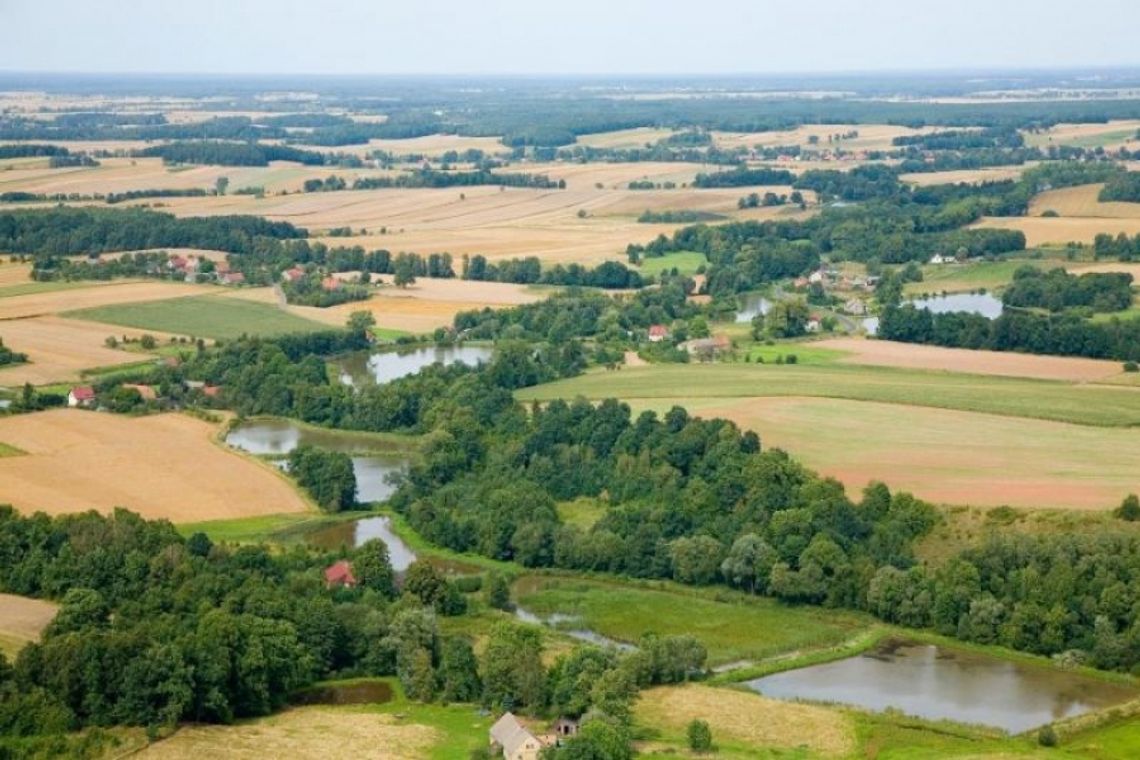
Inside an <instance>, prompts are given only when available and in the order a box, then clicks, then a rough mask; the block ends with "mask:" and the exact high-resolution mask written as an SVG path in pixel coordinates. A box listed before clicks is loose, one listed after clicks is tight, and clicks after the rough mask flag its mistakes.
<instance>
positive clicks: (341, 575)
mask: <svg viewBox="0 0 1140 760" xmlns="http://www.w3.org/2000/svg"><path fill="white" fill-rule="evenodd" d="M338 586H343V587H345V588H353V587H354V586H356V576H354V575H353V574H352V565H351V564H349V562H348V560H345V559H342V560H339V561H337V562H334V563H333V564H332V565H330V566H329V567H327V568H325V587H326V588H336V587H338Z"/></svg>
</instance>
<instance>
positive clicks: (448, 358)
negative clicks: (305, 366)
mask: <svg viewBox="0 0 1140 760" xmlns="http://www.w3.org/2000/svg"><path fill="white" fill-rule="evenodd" d="M493 351H494V350H493V349H492V348H491V347H490V346H423V347H421V348H413V349H411V350H410V351H380V352H376V353H368V352H363V351H362V352H360V353H355V354H349V355H347V356H342V357H340V358H339V359H334V360H331V361H330V362H329V364H330V365H331V366H332V367H333V369H335V370H336V372H337V375H338V377H339V378H340V381H341V382H342V383H343V384H345V385H351V386H353V387H359V386H361V385H367V384H369V383H390V382H392V381H393V380H398V379H399V378H401V377H405V376H407V375H414V374H415V373H417V372H419V371H420V370H421V369H423V368H424V367H428V366H431V365H432V364H444V365H447V364H454V363H456V362H463V363H464V364H468V365H470V366H472V367H474V366H475V365H476V364H478V363H479V362H485V361H488V360H489V359H490V358H491V355H492V353H493Z"/></svg>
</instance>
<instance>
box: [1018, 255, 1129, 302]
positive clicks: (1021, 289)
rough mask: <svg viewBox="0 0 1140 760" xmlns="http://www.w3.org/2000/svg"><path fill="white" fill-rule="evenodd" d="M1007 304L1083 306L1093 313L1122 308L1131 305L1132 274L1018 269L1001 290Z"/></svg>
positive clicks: (1033, 268)
mask: <svg viewBox="0 0 1140 760" xmlns="http://www.w3.org/2000/svg"><path fill="white" fill-rule="evenodd" d="M1002 303H1004V304H1005V305H1006V306H1014V307H1023V308H1038V309H1047V310H1049V311H1054V312H1056V311H1064V310H1065V309H1072V308H1078V307H1083V308H1087V309H1091V310H1092V311H1096V312H1108V311H1123V310H1124V309H1127V308H1129V307H1130V306H1132V275H1130V274H1128V273H1127V272H1090V273H1088V274H1082V275H1074V274H1069V273H1068V272H1066V271H1065V270H1064V269H1061V268H1057V269H1053V270H1051V271H1049V272H1043V271H1041V270H1040V269H1038V268H1036V267H1032V266H1026V267H1022V268H1020V269H1018V270H1017V271H1016V272H1014V274H1013V282H1011V283H1010V285H1009V287H1007V288H1006V289H1005V291H1004V292H1003V293H1002Z"/></svg>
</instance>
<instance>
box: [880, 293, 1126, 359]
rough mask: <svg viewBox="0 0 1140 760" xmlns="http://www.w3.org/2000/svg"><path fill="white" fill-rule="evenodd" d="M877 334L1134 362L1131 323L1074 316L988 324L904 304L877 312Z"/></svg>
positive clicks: (1009, 313) (1013, 314)
mask: <svg viewBox="0 0 1140 760" xmlns="http://www.w3.org/2000/svg"><path fill="white" fill-rule="evenodd" d="M878 334H879V336H880V337H882V338H885V339H886V340H898V341H904V342H907V343H929V344H934V345H938V346H949V347H953V348H980V349H987V350H990V351H1020V352H1025V353H1031V354H1055V355H1058V356H1084V357H1088V358H1091V359H1116V360H1119V361H1130V362H1135V361H1140V320H1137V319H1119V318H1113V319H1111V320H1109V321H1107V322H1093V321H1091V320H1088V319H1083V318H1081V317H1080V316H1077V315H1075V314H1060V315H1042V314H1036V313H1033V312H1028V311H1021V310H1006V311H1005V312H1003V313H1002V315H1001V316H999V317H998V318H997V319H993V320H990V319H987V318H986V317H983V316H981V315H980V314H970V313H967V312H947V313H943V314H933V313H931V312H930V311H929V310H927V309H919V308H916V307H915V306H913V305H911V304H905V305H902V306H894V305H891V306H888V307H887V308H885V309H884V310H883V313H882V315H881V317H880V320H879V333H878Z"/></svg>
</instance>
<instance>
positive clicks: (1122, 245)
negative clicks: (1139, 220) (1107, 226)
mask: <svg viewBox="0 0 1140 760" xmlns="http://www.w3.org/2000/svg"><path fill="white" fill-rule="evenodd" d="M1093 252H1094V254H1095V255H1096V257H1097V258H1098V259H1099V258H1102V257H1113V258H1119V259H1120V260H1121V261H1132V260H1133V259H1140V235H1136V236H1134V237H1128V235H1126V234H1124V233H1123V232H1121V233H1120V234H1119V235H1117V236H1116V237H1113V236H1112V235H1109V234H1107V233H1104V232H1102V233H1100V234H1099V235H1097V236H1096V238H1094V240H1093Z"/></svg>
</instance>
